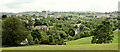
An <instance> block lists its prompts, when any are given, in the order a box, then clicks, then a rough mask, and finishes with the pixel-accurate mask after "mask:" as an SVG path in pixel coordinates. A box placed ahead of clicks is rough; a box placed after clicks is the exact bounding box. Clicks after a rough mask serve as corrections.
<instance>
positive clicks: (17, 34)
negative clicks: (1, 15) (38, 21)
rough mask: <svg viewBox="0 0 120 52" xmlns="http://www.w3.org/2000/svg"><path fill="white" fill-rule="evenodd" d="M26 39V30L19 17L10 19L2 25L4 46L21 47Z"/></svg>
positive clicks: (5, 20)
mask: <svg viewBox="0 0 120 52" xmlns="http://www.w3.org/2000/svg"><path fill="white" fill-rule="evenodd" d="M25 37H26V29H25V26H24V25H23V24H22V21H21V20H19V19H18V18H17V17H8V18H6V19H4V20H3V23H2V44H3V45H9V46H16V45H19V44H20V43H21V42H22V41H23V40H24V39H25Z"/></svg>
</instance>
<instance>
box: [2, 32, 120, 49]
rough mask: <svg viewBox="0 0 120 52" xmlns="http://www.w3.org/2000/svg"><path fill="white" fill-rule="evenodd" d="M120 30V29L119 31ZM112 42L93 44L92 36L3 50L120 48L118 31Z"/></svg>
mask: <svg viewBox="0 0 120 52" xmlns="http://www.w3.org/2000/svg"><path fill="white" fill-rule="evenodd" d="M119 32H120V31H119ZM114 35H115V38H114V40H113V43H110V44H91V43H90V42H91V37H87V38H82V39H78V40H73V41H69V42H66V43H67V45H30V46H20V47H3V48H2V49H3V50H118V31H114Z"/></svg>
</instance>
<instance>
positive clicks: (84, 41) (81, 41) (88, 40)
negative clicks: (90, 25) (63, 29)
mask: <svg viewBox="0 0 120 52" xmlns="http://www.w3.org/2000/svg"><path fill="white" fill-rule="evenodd" d="M119 32H120V31H119ZM113 35H114V36H115V37H114V40H113V43H118V31H114V32H113ZM91 40H92V37H86V38H81V39H78V40H73V41H69V42H66V43H67V45H79V44H91Z"/></svg>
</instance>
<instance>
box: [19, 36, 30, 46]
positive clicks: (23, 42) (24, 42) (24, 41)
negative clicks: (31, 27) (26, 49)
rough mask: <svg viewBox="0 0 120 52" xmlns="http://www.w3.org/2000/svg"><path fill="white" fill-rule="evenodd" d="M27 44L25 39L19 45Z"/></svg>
mask: <svg viewBox="0 0 120 52" xmlns="http://www.w3.org/2000/svg"><path fill="white" fill-rule="evenodd" d="M27 43H28V40H27V38H26V39H25V40H23V41H22V42H21V43H20V44H21V45H26V44H27Z"/></svg>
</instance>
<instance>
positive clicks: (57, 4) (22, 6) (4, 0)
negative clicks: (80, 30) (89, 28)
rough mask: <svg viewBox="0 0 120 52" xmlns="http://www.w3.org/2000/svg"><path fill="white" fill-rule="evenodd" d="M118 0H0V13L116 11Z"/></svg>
mask: <svg viewBox="0 0 120 52" xmlns="http://www.w3.org/2000/svg"><path fill="white" fill-rule="evenodd" d="M118 1H120V0H0V12H24V11H42V10H46V11H48V10H50V11H97V12H112V11H117V10H118Z"/></svg>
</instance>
